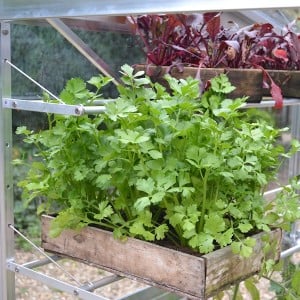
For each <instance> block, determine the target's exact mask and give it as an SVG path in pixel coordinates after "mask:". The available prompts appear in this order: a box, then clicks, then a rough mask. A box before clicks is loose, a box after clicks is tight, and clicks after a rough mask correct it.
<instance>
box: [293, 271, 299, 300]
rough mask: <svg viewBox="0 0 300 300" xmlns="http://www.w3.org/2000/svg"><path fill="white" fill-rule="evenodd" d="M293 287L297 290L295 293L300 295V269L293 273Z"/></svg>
mask: <svg viewBox="0 0 300 300" xmlns="http://www.w3.org/2000/svg"><path fill="white" fill-rule="evenodd" d="M292 288H293V289H294V290H295V293H296V294H297V295H298V296H300V270H297V271H295V273H294V274H293V275H292Z"/></svg>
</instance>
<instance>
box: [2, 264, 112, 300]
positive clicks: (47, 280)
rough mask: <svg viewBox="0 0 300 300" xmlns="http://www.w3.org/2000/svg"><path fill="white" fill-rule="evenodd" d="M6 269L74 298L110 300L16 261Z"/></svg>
mask: <svg viewBox="0 0 300 300" xmlns="http://www.w3.org/2000/svg"><path fill="white" fill-rule="evenodd" d="M6 267H7V269H8V270H10V271H12V272H16V273H18V274H22V275H25V276H28V277H30V278H32V279H35V280H37V281H39V282H42V283H44V284H46V285H47V286H50V287H52V288H55V289H58V290H60V291H62V292H66V293H69V294H72V295H74V296H78V297H79V298H80V299H87V300H108V299H107V298H104V297H102V296H99V295H96V294H94V293H91V292H89V291H86V290H84V289H82V288H80V287H76V286H74V285H72V284H69V283H67V282H64V281H61V280H59V279H56V278H53V277H50V276H48V275H46V274H43V273H40V272H37V271H35V270H32V269H30V268H26V267H24V266H23V265H20V264H17V263H15V262H14V260H8V261H7V266H6Z"/></svg>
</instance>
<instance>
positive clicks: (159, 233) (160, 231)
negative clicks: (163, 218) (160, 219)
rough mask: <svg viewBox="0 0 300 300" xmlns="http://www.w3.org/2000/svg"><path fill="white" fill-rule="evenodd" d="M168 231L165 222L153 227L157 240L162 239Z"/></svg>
mask: <svg viewBox="0 0 300 300" xmlns="http://www.w3.org/2000/svg"><path fill="white" fill-rule="evenodd" d="M168 231H169V228H168V225H167V224H161V225H159V226H158V227H156V228H155V236H156V239H157V240H162V239H164V238H165V235H166V233H167V232H168Z"/></svg>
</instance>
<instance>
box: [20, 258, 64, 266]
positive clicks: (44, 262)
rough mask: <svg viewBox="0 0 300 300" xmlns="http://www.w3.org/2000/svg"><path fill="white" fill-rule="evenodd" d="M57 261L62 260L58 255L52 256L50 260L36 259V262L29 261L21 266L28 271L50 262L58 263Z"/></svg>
mask: <svg viewBox="0 0 300 300" xmlns="http://www.w3.org/2000/svg"><path fill="white" fill-rule="evenodd" d="M59 259H62V257H61V256H58V255H52V256H51V260H50V259H49V258H44V259H37V260H34V261H30V262H27V263H25V264H23V267H26V268H28V269H35V268H38V267H42V266H44V265H47V264H49V263H51V262H52V261H58V260H59Z"/></svg>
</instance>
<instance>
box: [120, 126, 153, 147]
mask: <svg viewBox="0 0 300 300" xmlns="http://www.w3.org/2000/svg"><path fill="white" fill-rule="evenodd" d="M115 132H116V133H117V135H118V136H119V140H120V141H121V142H122V143H124V144H128V143H132V144H140V143H143V142H147V141H149V139H150V137H149V136H148V135H144V134H142V133H141V132H139V131H134V130H131V129H127V130H120V129H117V130H116V131H115Z"/></svg>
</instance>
